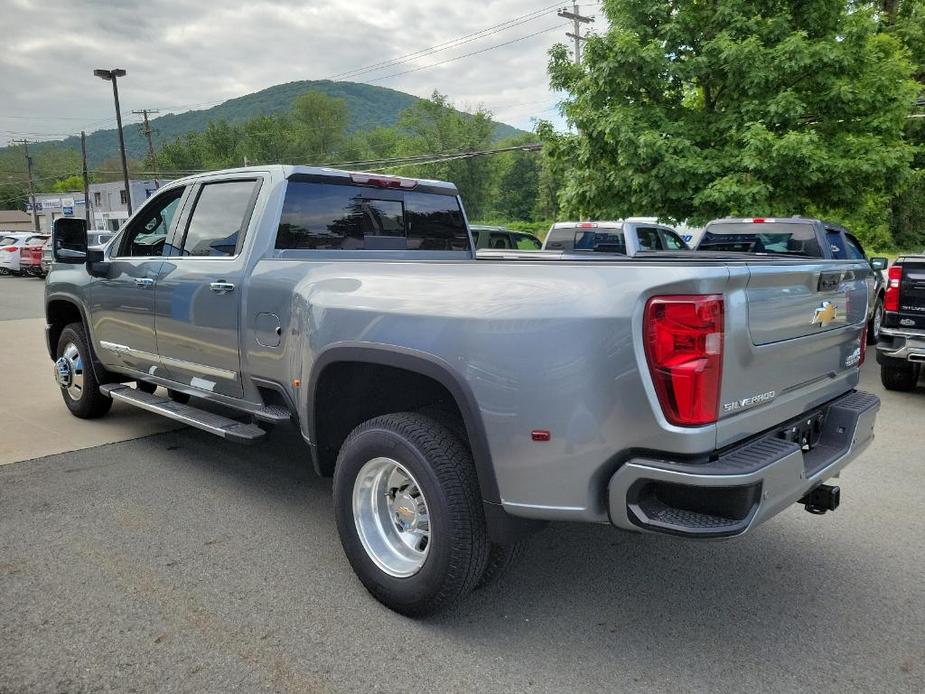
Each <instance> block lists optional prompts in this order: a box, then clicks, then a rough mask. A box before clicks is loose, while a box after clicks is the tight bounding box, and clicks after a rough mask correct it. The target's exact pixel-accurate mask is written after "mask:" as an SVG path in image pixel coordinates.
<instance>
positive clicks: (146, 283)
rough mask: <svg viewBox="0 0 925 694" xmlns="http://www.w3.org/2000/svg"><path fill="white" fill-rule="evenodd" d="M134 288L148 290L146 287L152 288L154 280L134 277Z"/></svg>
mask: <svg viewBox="0 0 925 694" xmlns="http://www.w3.org/2000/svg"><path fill="white" fill-rule="evenodd" d="M135 286H136V287H140V288H141V289H146V288H148V287H153V286H154V280H152V279H151V278H150V277H136V278H135Z"/></svg>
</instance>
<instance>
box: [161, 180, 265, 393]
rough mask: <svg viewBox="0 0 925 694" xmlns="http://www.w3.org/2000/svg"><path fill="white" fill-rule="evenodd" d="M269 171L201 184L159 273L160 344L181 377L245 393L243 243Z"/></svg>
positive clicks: (164, 360)
mask: <svg viewBox="0 0 925 694" xmlns="http://www.w3.org/2000/svg"><path fill="white" fill-rule="evenodd" d="M260 185H261V179H260V178H259V177H255V176H253V175H249V176H235V177H229V178H222V179H215V180H209V181H206V182H203V183H200V184H197V185H196V186H195V187H194V188H193V190H192V191H191V193H190V203H189V204H188V205H187V210H186V212H185V213H184V215H183V218H182V219H181V221H180V223H179V225H178V226H177V228H176V230H175V231H174V234H173V236H172V238H171V242H170V250H169V255H168V257H166V258H165V259H164V264H163V265H162V267H161V270H160V274H159V277H158V281H157V307H156V319H155V323H156V327H157V351H158V354H159V355H160V358H161V362H162V363H163V365H164V367H165V368H166V369H167V371H168V372H169V374H170V378H171V379H172V380H174V381H177V382H178V383H183V384H185V385H189V386H192V387H194V388H199V389H201V390H206V391H210V392H215V393H219V394H222V395H230V396H234V397H239V396H241V395H242V393H243V386H242V381H241V373H240V371H241V362H240V356H239V335H238V325H239V315H240V308H241V306H240V303H241V290H242V281H243V279H244V276H245V272H244V271H245V263H246V257H245V254H244V253H242V246H243V243H244V239H245V236H246V233H247V228H248V226H249V224H250V221H251V217H252V214H253V210H254V204H255V202H256V199H257V194H258V192H259V190H260Z"/></svg>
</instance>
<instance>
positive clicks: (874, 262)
mask: <svg viewBox="0 0 925 694" xmlns="http://www.w3.org/2000/svg"><path fill="white" fill-rule="evenodd" d="M889 264H890V261H889V260H888V259H887V258H881V257H879V256H878V257H876V258H871V259H870V267H871V269H872V270H886V269H887V267H888V266H889Z"/></svg>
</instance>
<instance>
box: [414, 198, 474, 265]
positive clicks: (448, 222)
mask: <svg viewBox="0 0 925 694" xmlns="http://www.w3.org/2000/svg"><path fill="white" fill-rule="evenodd" d="M405 224H406V225H407V228H408V249H409V250H421V251H450V250H452V251H467V250H469V232H468V231H467V230H466V222H465V220H464V219H463V214H462V210H461V209H460V208H459V201H458V200H457V199H456V198H455V197H454V196H452V195H434V194H432V193H405Z"/></svg>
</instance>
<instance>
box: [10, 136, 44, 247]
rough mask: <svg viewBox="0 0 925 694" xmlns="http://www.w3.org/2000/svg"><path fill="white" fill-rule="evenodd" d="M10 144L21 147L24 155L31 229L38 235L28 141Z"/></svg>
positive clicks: (15, 141) (16, 141)
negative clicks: (27, 178)
mask: <svg viewBox="0 0 925 694" xmlns="http://www.w3.org/2000/svg"><path fill="white" fill-rule="evenodd" d="M12 144H14V145H22V147H23V151H24V153H25V155H26V174H27V175H28V176H29V202H30V204H31V205H32V228H33V229H34V230H35V231H36V233H38V232H39V231H41V229H40V228H39V212H38V210H37V209H36V207H35V186H34V185H33V183H32V157H30V156H29V140H26V139H23V140H12Z"/></svg>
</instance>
